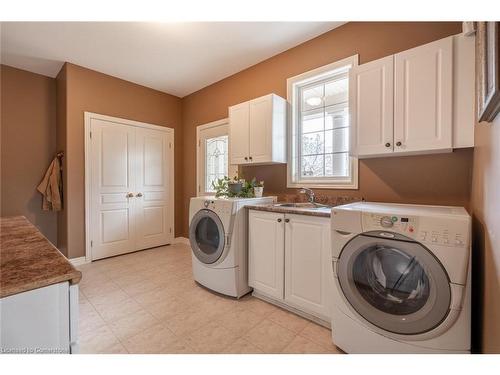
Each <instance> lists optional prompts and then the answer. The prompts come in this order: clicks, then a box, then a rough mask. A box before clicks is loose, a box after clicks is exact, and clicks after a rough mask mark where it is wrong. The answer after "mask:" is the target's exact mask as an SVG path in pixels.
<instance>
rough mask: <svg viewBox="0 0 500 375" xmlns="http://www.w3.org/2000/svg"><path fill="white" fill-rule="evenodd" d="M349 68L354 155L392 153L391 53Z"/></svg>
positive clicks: (392, 60)
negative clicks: (352, 104)
mask: <svg viewBox="0 0 500 375" xmlns="http://www.w3.org/2000/svg"><path fill="white" fill-rule="evenodd" d="M354 69H356V70H355V71H354V72H351V79H350V86H351V87H350V89H349V96H350V98H349V102H350V103H356V105H355V106H354V107H353V108H352V110H351V123H352V124H357V126H352V135H351V143H352V145H351V149H352V150H353V153H354V154H358V155H382V154H387V153H392V151H393V138H394V124H393V119H394V117H393V108H394V103H393V98H394V76H393V74H394V73H393V71H394V56H388V57H385V58H383V59H380V60H376V61H372V62H369V63H367V64H363V65H359V66H358V67H357V68H353V69H352V70H354Z"/></svg>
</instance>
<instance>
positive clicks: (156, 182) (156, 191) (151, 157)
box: [135, 128, 174, 250]
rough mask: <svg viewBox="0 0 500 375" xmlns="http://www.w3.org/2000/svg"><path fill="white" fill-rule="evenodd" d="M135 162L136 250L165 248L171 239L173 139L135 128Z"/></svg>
mask: <svg viewBox="0 0 500 375" xmlns="http://www.w3.org/2000/svg"><path fill="white" fill-rule="evenodd" d="M135 159H136V160H135V164H136V169H135V170H136V173H135V179H136V186H137V188H136V194H135V201H136V202H135V203H136V206H135V216H136V223H137V229H136V234H137V250H140V249H146V248H149V247H155V246H162V245H166V244H168V243H170V242H171V241H172V239H173V222H172V221H173V202H170V198H169V197H170V195H171V194H170V191H169V188H170V185H171V180H172V179H173V173H172V171H173V168H174V166H173V139H172V136H171V135H170V134H169V133H166V132H163V131H159V130H150V129H140V128H137V131H136V158H135ZM172 186H173V184H172Z"/></svg>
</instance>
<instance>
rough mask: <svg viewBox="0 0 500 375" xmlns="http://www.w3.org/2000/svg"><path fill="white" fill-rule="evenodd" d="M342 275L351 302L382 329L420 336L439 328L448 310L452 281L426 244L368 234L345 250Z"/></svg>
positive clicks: (339, 268) (341, 259)
mask: <svg viewBox="0 0 500 375" xmlns="http://www.w3.org/2000/svg"><path fill="white" fill-rule="evenodd" d="M337 275H338V279H339V284H340V287H341V289H342V292H343V293H344V296H345V297H346V299H347V301H348V302H349V303H350V304H351V306H352V307H353V308H354V310H356V312H357V313H358V314H359V315H360V316H361V317H362V318H364V319H366V320H367V321H368V322H370V323H371V324H373V325H375V326H377V327H378V328H380V329H382V330H384V331H387V332H392V333H396V334H401V335H416V334H421V333H424V332H428V331H431V330H432V329H434V328H436V327H437V326H439V324H440V323H441V322H442V321H443V320H444V319H445V318H446V316H447V315H448V312H449V307H450V302H451V290H450V281H449V278H448V275H447V273H446V271H445V269H444V268H443V266H442V265H441V263H440V262H439V260H438V259H437V258H436V257H435V256H434V255H433V254H432V253H431V252H430V251H429V250H428V249H427V248H426V247H425V246H424V245H422V244H420V243H418V242H415V241H414V240H412V239H410V238H408V237H405V236H402V235H399V234H396V233H390V232H378V231H374V232H367V233H364V234H361V235H358V236H356V237H354V238H353V239H352V240H351V241H349V242H348V243H347V244H346V246H345V247H344V249H343V250H342V252H341V254H340V257H339V261H338V265H337Z"/></svg>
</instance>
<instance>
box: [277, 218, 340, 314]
mask: <svg viewBox="0 0 500 375" xmlns="http://www.w3.org/2000/svg"><path fill="white" fill-rule="evenodd" d="M286 220H289V222H287V223H286V224H285V301H286V302H287V303H289V304H290V305H293V306H295V307H296V308H298V309H300V310H303V311H305V312H308V313H310V314H313V315H316V316H318V317H320V318H323V319H326V320H329V319H330V308H331V306H330V301H331V295H332V285H333V283H332V281H333V273H332V267H331V264H332V261H331V250H330V249H331V243H330V220H329V219H328V218H322V217H313V216H306V215H288V214H287V215H286Z"/></svg>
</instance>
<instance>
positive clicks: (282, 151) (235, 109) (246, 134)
mask: <svg viewBox="0 0 500 375" xmlns="http://www.w3.org/2000/svg"><path fill="white" fill-rule="evenodd" d="M286 112H287V109H286V100H285V99H283V98H281V97H279V96H277V95H275V94H269V95H265V96H262V97H260V98H257V99H253V100H250V101H248V102H244V103H240V104H237V105H234V106H232V107H229V142H230V143H231V153H230V161H229V163H230V164H272V163H285V162H286V137H285V132H286Z"/></svg>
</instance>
